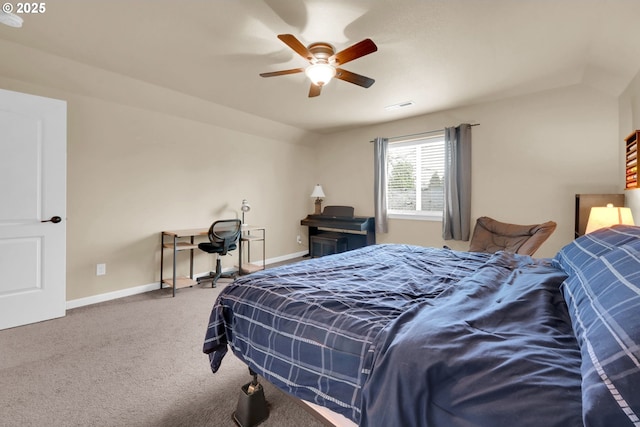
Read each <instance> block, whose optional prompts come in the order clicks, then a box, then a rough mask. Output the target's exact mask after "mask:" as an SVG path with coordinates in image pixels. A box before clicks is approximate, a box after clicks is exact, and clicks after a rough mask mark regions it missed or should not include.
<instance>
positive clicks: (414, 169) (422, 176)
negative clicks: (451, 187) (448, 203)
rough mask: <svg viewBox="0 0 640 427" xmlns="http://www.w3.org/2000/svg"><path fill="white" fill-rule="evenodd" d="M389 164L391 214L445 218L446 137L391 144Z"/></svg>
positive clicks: (434, 136) (432, 137)
mask: <svg viewBox="0 0 640 427" xmlns="http://www.w3.org/2000/svg"><path fill="white" fill-rule="evenodd" d="M387 162H388V164H387V173H388V176H387V208H388V210H389V213H391V214H407V215H442V211H443V210H444V134H437V135H432V136H430V137H428V138H421V139H416V138H413V139H411V140H405V141H398V142H392V143H389V146H388V151H387Z"/></svg>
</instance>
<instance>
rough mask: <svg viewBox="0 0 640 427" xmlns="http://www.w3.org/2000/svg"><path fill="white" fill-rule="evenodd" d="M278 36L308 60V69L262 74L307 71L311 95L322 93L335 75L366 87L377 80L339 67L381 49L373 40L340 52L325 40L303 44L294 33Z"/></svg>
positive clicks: (274, 72)
mask: <svg viewBox="0 0 640 427" xmlns="http://www.w3.org/2000/svg"><path fill="white" fill-rule="evenodd" d="M278 38H279V39H280V40H282V41H283V42H284V43H285V44H286V45H287V46H289V47H290V48H291V49H293V50H294V51H295V52H296V53H297V54H298V55H300V56H302V57H303V58H304V59H306V60H307V61H309V64H310V65H308V66H307V67H306V68H293V69H290V70H282V71H273V72H270V73H261V74H260V76H262V77H274V76H283V75H285V74H295V73H302V72H303V71H304V73H305V74H306V75H307V77H309V79H310V80H311V88H310V89H309V97H310V98H311V97H314V96H318V95H320V91H321V90H322V87H323V86H324V85H326V84H327V83H329V82H330V81H331V79H332V78H333V77H335V78H337V79H340V80H344V81H345V82H349V83H353V84H356V85H358V86H362V87H364V88H368V87H370V86H371V85H372V84H373V83H374V82H375V80H373V79H371V78H369V77H365V76H362V75H360V74H356V73H352V72H350V71H347V70H343V69H342V68H340V66H342V65H344V64H346V63H347V62H349V61H353V60H354V59H358V58H360V57H363V56H365V55H368V54H370V53H373V52H375V51H377V50H378V47H377V46H376V44H375V43H374V42H373V41H372V40H371V39H364V40H362V41H361V42H358V43H356V44H354V45H353V46H350V47H348V48H346V49H344V50H341V51H340V52H338V53H336V51H335V49H334V47H333V46H331V45H330V44H329V43H325V42H317V43H311V44H310V45H309V46H308V47H307V46H305V45H303V44H302V43H301V42H300V41H299V40H298V39H297V38H296V37H295V36H293V35H291V34H280V35H278Z"/></svg>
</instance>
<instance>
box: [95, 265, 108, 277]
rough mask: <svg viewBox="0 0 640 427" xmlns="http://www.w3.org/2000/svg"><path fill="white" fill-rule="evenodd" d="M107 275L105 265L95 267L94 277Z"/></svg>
mask: <svg viewBox="0 0 640 427" xmlns="http://www.w3.org/2000/svg"><path fill="white" fill-rule="evenodd" d="M105 274H107V264H97V265H96V276H104V275H105Z"/></svg>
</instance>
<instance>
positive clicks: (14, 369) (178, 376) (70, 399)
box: [0, 280, 322, 427]
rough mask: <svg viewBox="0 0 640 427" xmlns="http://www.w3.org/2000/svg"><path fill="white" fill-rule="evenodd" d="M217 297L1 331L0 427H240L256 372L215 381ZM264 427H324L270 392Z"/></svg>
mask: <svg viewBox="0 0 640 427" xmlns="http://www.w3.org/2000/svg"><path fill="white" fill-rule="evenodd" d="M226 283H228V281H222V280H221V281H220V282H219V283H218V287H217V288H216V289H212V288H211V287H207V285H204V286H203V287H200V286H196V287H193V288H186V289H181V290H178V293H177V295H176V297H175V298H172V297H171V291H170V290H158V291H154V292H148V293H145V294H141V295H136V296H132V297H127V298H122V299H119V300H114V301H109V302H105V303H101V304H95V305H92V306H87V307H81V308H77V309H73V310H69V311H68V312H67V316H66V317H64V318H61V319H55V320H50V321H46V322H41V323H37V324H33V325H27V326H22V327H18V328H13V329H8V330H4V331H0V407H1V408H2V410H1V411H2V412H1V415H0V426H7V427H9V426H11V427H16V426H54V427H57V426H60V427H64V426H85V427H86V426H103V427H106V426H127V427H133V426H154V427H158V426H159V427H164V426H166V427H170V426H171V427H179V426H184V427H200V426H201V427H205V426H221V427H223V426H234V425H235V423H234V422H233V421H232V419H231V415H232V413H233V411H234V410H235V407H236V402H237V399H238V395H239V393H240V387H241V386H242V385H243V384H245V383H247V382H249V381H250V379H251V377H250V376H249V374H248V370H247V368H246V365H244V364H243V363H242V362H240V361H239V360H238V359H236V358H235V357H234V356H233V355H232V354H231V352H229V353H228V354H227V356H226V357H225V359H224V361H223V363H222V367H221V369H220V371H218V373H216V374H213V373H212V372H211V370H210V368H209V365H208V359H207V357H206V355H205V354H203V353H202V343H203V338H204V334H205V330H206V326H207V321H208V318H209V312H210V310H211V307H212V305H213V302H214V300H215V298H216V296H217V295H218V292H219V290H220V289H221V288H223V287H224V286H225V284H226ZM263 385H264V388H265V394H266V397H267V401H268V402H269V404H270V407H271V413H270V416H269V418H268V419H267V420H266V421H265V422H264V423H262V424H261V426H264V427H289V426H291V427H300V426H305V427H320V426H321V425H322V424H320V423H319V422H318V421H317V420H316V419H315V418H314V417H313V416H312V415H310V414H309V413H308V412H306V411H305V410H304V409H302V408H301V407H300V406H299V405H298V404H297V403H295V402H294V401H293V400H291V399H290V398H289V397H288V396H287V395H285V394H284V393H282V392H280V391H279V390H277V389H275V388H274V387H273V386H271V385H270V384H268V383H263Z"/></svg>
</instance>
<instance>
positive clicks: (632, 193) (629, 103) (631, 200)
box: [618, 72, 640, 225]
mask: <svg viewBox="0 0 640 427" xmlns="http://www.w3.org/2000/svg"><path fill="white" fill-rule="evenodd" d="M619 110H620V129H619V132H620V133H619V139H618V140H619V141H620V182H622V183H624V182H625V178H624V155H623V154H622V153H624V150H625V143H624V138H626V137H627V136H628V135H629V134H630V133H631V132H633V131H634V130H636V129H640V72H639V73H638V74H636V77H635V78H634V79H633V80H632V81H631V83H630V84H629V86H628V87H627V89H626V90H625V91H624V92H623V93H622V95H620V98H619ZM625 195H626V203H627V206H629V207H630V208H631V211H632V212H633V219H634V221H635V223H636V225H639V224H640V189H635V190H627V191H625Z"/></svg>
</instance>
